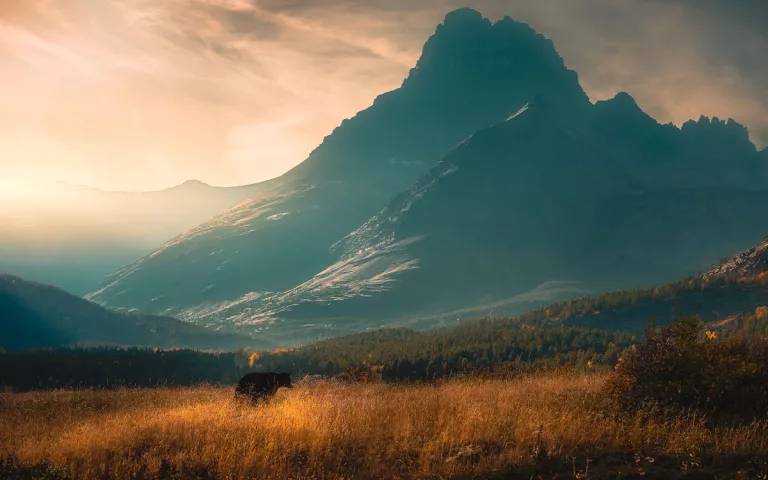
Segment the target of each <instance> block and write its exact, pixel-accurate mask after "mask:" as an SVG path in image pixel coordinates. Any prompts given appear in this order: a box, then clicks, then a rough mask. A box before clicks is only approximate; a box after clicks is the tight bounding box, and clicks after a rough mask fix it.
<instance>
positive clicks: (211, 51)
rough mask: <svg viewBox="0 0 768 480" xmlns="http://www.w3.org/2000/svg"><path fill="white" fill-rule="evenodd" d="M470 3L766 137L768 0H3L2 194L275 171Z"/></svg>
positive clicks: (651, 90)
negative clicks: (454, 12)
mask: <svg viewBox="0 0 768 480" xmlns="http://www.w3.org/2000/svg"><path fill="white" fill-rule="evenodd" d="M462 6H469V7H472V8H476V9H478V10H479V11H481V12H483V13H484V14H485V15H486V16H487V17H489V18H491V19H493V20H498V19H500V18H502V17H503V16H504V15H509V16H511V17H513V18H515V19H516V20H519V21H524V22H527V23H529V24H531V25H532V26H533V27H534V28H535V29H536V30H538V31H539V32H541V33H543V34H545V35H546V36H548V37H550V38H552V39H553V40H554V42H555V45H556V47H557V48H558V50H559V52H560V54H561V55H562V56H563V58H564V59H565V62H566V64H567V65H568V67H569V68H571V69H574V70H576V71H577V72H578V73H579V77H580V80H581V82H582V85H583V86H584V88H585V90H586V91H587V93H588V94H589V95H590V97H591V98H592V100H601V99H605V98H610V97H612V96H613V95H614V94H615V93H617V92H619V91H627V92H629V93H630V94H632V95H633V96H634V97H635V98H636V99H637V101H638V103H639V105H640V106H641V107H642V108H643V109H645V110H646V111H647V112H648V113H649V114H651V115H652V116H654V117H655V118H657V119H658V120H659V121H661V122H663V123H666V122H674V123H676V124H678V125H680V124H681V123H682V122H684V121H685V120H687V119H689V118H698V117H699V116H700V115H702V114H704V115H707V116H718V117H720V118H729V117H731V118H734V119H736V120H738V121H740V122H741V123H743V124H745V125H747V126H748V127H749V129H750V133H751V136H752V139H753V141H755V143H757V144H758V145H759V146H764V145H765V144H768V62H765V61H764V58H765V57H767V56H768V29H766V28H765V25H768V1H765V0H579V1H573V0H464V1H463V2H461V1H457V0H419V1H413V0H407V1H406V0H368V1H365V2H361V1H353V0H0V168H2V172H3V173H2V176H0V196H2V195H3V194H6V195H9V194H22V193H26V194H27V195H29V194H30V192H34V191H35V190H34V188H35V187H37V186H39V185H43V184H49V183H53V182H57V181H65V182H68V183H76V184H85V185H89V186H94V187H97V188H102V189H108V190H156V189H162V188H166V187H169V186H173V185H177V184H180V183H182V182H184V181H185V180H188V179H197V180H202V181H204V182H207V183H210V184H213V185H221V186H230V185H241V184H248V183H254V182H257V181H261V180H266V179H269V178H272V177H275V176H277V175H280V174H281V173H283V172H285V171H287V170H288V169H290V168H291V167H293V166H295V165H296V164H298V163H299V162H301V161H302V160H304V159H305V158H306V157H307V156H308V154H309V153H310V152H311V151H312V149H314V148H315V147H316V146H317V145H318V144H319V143H320V142H321V141H322V140H323V138H324V137H325V136H326V135H328V134H330V132H331V131H332V130H333V128H334V127H336V126H337V125H338V124H339V123H341V121H342V120H343V119H345V118H349V117H351V116H353V115H354V114H355V113H356V112H357V111H359V110H362V109H364V108H366V107H368V106H369V105H370V104H371V102H372V101H373V99H374V98H375V97H376V96H377V95H378V94H380V93H383V92H385V91H388V90H392V89H394V88H397V87H399V86H400V84H401V82H402V80H403V78H404V77H405V76H407V74H408V71H409V69H410V68H412V67H413V66H414V65H415V63H416V61H417V59H418V57H419V54H420V50H421V47H422V45H423V44H424V42H425V41H426V40H427V38H428V37H429V36H430V35H431V34H432V33H433V32H434V29H435V27H436V26H437V24H438V23H440V22H441V21H442V19H443V17H444V15H445V14H446V13H447V12H448V11H450V10H452V9H454V8H458V7H462Z"/></svg>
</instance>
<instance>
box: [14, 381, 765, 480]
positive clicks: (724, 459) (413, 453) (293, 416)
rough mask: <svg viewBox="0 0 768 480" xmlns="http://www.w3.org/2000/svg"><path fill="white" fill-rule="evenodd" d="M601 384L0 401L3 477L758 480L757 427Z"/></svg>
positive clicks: (219, 391) (45, 395)
mask: <svg viewBox="0 0 768 480" xmlns="http://www.w3.org/2000/svg"><path fill="white" fill-rule="evenodd" d="M603 381H604V377H602V376H600V375H576V374H572V375H565V376H562V375H559V376H554V375H550V376H537V377H529V378H522V379H510V380H488V381H481V380H477V379H467V380H456V381H451V382H447V383H445V384H442V385H412V386H405V385H383V384H368V385H347V384H336V383H331V382H328V383H318V384H314V385H310V386H298V387H295V388H293V389H291V390H281V391H280V392H279V393H278V394H277V396H276V397H275V398H274V399H273V400H272V401H271V402H269V404H266V405H261V406H258V407H253V406H250V405H247V404H243V403H240V402H238V401H236V400H235V399H234V398H233V393H232V390H231V389H229V388H214V387H198V388H190V389H146V390H142V389H136V390H130V389H128V390H121V391H56V392H37V393H25V394H12V393H7V394H0V458H4V459H5V460H3V465H2V467H0V478H13V477H15V476H19V477H20V478H50V479H54V478H83V479H103V478H232V479H239V478H259V479H269V478H324V479H342V478H344V479H350V478H526V479H528V478H538V477H539V476H540V477H541V478H555V476H557V478H615V477H618V478H642V477H644V478H670V477H671V478H675V477H677V476H686V475H688V476H690V477H691V478H765V477H762V476H761V475H762V474H764V473H768V466H766V460H767V459H768V422H755V423H752V424H749V425H730V426H718V427H712V426H708V425H707V422H706V421H705V419H703V418H696V417H693V416H692V417H686V418H674V419H662V418H657V417H655V416H651V415H645V416H644V415H629V416H627V415H625V416H617V415H614V414H612V413H611V410H610V408H609V406H608V402H607V399H606V398H605V396H604V394H603V393H601V389H602V383H603Z"/></svg>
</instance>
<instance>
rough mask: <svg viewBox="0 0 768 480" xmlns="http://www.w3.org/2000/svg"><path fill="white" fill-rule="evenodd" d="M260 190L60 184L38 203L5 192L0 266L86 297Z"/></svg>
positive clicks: (186, 185)
mask: <svg viewBox="0 0 768 480" xmlns="http://www.w3.org/2000/svg"><path fill="white" fill-rule="evenodd" d="M256 188H257V187H255V186H245V187H232V188H219V187H212V186H210V185H206V184H204V183H202V182H198V181H188V182H185V183H184V184H182V185H179V186H176V187H173V188H169V189H166V190H162V191H158V192H107V191H102V190H97V189H93V188H89V187H84V186H78V185H68V184H63V183H61V184H57V185H56V186H54V187H52V188H50V189H47V190H44V191H41V192H39V194H37V193H36V197H37V198H35V199H34V200H22V201H20V200H18V199H15V198H10V197H9V198H3V197H0V270H1V271H6V272H11V273H14V274H16V275H20V276H22V277H24V278H30V279H33V280H36V281H41V282H46V283H51V284H54V285H56V286H59V287H61V288H64V289H66V290H68V291H72V292H74V293H78V294H84V293H87V292H88V291H90V290H93V289H94V288H96V287H97V286H98V285H99V284H100V283H101V282H102V281H103V280H104V278H105V277H106V276H107V275H108V274H110V273H112V272H114V271H115V270H116V269H118V268H120V267H122V266H123V265H125V264H127V263H129V262H132V261H134V260H136V259H139V258H141V257H143V256H144V255H146V254H147V253H149V252H152V251H153V250H154V249H155V248H157V247H158V246H160V245H162V244H163V243H164V242H166V241H168V240H169V239H171V238H173V237H175V236H177V235H179V234H181V233H183V232H185V231H186V230H189V229H190V228H192V227H194V226H195V225H198V224H199V223H202V222H204V221H206V220H208V219H210V218H211V217H212V216H214V215H217V214H219V213H221V212H224V211H226V210H227V209H228V208H230V207H232V206H233V205H235V204H237V203H238V202H240V201H241V200H243V199H245V198H247V197H248V196H249V195H250V194H251V193H253V192H254V191H255V189H256Z"/></svg>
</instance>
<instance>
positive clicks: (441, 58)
mask: <svg viewBox="0 0 768 480" xmlns="http://www.w3.org/2000/svg"><path fill="white" fill-rule="evenodd" d="M513 107H514V108H513ZM470 120H471V121H470ZM454 122H455V123H454ZM446 132H447V133H446ZM393 159H394V160H393ZM403 159H405V160H406V161H407V165H409V166H410V167H409V168H405V164H400V163H398V161H399V160H403ZM433 161H435V163H434V164H433V165H432V166H431V167H430V168H426V167H425V166H426V165H429V164H430V163H432V162H433ZM419 165H422V166H421V167H420V166H419ZM417 172H422V173H421V175H420V176H418V178H416V179H415V183H413V182H412V183H409V184H408V185H409V186H404V187H403V185H406V183H407V182H408V181H409V180H408V179H409V178H413V177H415V174H416V173H417ZM766 180H768V174H767V172H766V161H765V159H764V158H763V156H762V155H761V154H760V153H758V151H757V149H756V148H755V146H754V144H752V143H751V142H750V140H749V135H748V132H747V130H746V128H744V127H743V126H741V125H739V124H738V123H737V122H735V121H733V120H730V119H729V120H726V121H723V120H720V119H717V118H712V119H709V118H706V117H701V118H699V119H698V120H696V121H690V122H687V123H685V124H684V125H682V127H680V128H678V127H676V126H674V125H671V124H669V125H661V124H659V123H658V122H656V121H655V120H654V119H653V118H651V117H650V116H648V115H647V114H646V113H645V112H643V111H642V109H641V108H640V107H639V106H638V105H637V103H636V102H635V101H634V99H633V98H632V97H631V96H630V95H628V94H626V93H621V94H618V95H617V96H616V97H615V98H613V99H610V100H607V101H601V102H596V103H594V104H593V103H591V102H590V101H589V100H588V99H587V98H586V96H585V95H584V93H583V91H582V90H581V88H580V87H579V86H578V79H577V76H576V74H575V73H573V72H570V71H568V70H567V69H565V67H564V65H563V62H562V59H560V57H559V56H558V55H557V52H556V51H555V49H554V47H553V45H552V43H551V42H550V41H549V40H546V39H545V38H543V37H541V36H539V35H537V34H536V33H535V32H534V31H533V30H531V29H530V27H527V26H525V25H522V24H519V23H517V22H514V21H513V20H511V19H505V20H502V21H500V22H498V23H496V24H492V23H490V22H489V21H487V20H485V19H483V18H482V17H481V16H480V15H479V14H478V13H477V12H474V11H471V10H461V11H458V12H454V13H452V14H449V15H448V16H447V17H446V20H445V22H444V24H443V25H442V26H441V27H440V28H438V31H437V33H436V34H435V35H434V36H433V37H432V38H431V39H430V40H429V41H428V42H427V44H426V45H425V47H424V53H423V55H422V58H421V60H420V61H419V64H418V65H417V67H416V68H415V69H414V70H413V71H412V72H411V74H410V75H409V77H408V79H406V81H405V82H404V83H403V86H402V87H401V88H400V89H398V90H396V91H395V92H390V93H389V94H386V95H384V96H382V97H379V99H377V101H376V102H374V105H373V106H372V107H371V108H370V109H368V110H366V111H363V112H361V113H360V114H358V115H357V116H356V117H355V118H354V119H352V120H350V121H347V122H345V123H343V124H342V126H341V127H339V128H338V129H337V130H336V131H335V132H334V133H333V134H332V135H331V136H330V137H328V138H327V139H326V140H325V142H324V143H323V144H322V145H321V146H320V147H319V148H318V149H317V150H316V151H315V152H313V154H312V155H311V156H310V158H309V159H308V160H307V161H306V162H305V163H304V164H302V165H300V166H299V167H297V168H296V169H295V170H294V171H292V172H289V173H288V174H286V175H285V176H284V177H282V178H280V179H277V180H275V181H273V182H269V183H268V184H267V185H265V186H264V187H263V189H262V190H260V191H259V193H258V194H257V195H255V196H254V197H252V198H251V199H250V200H249V201H248V202H244V203H242V204H240V205H239V206H238V207H236V208H234V209H231V210H230V211H229V212H227V213H226V214H224V215H221V216H219V217H217V218H216V219H214V220H212V221H211V222H207V223H206V224H203V225H201V226H200V227H199V228H196V229H193V230H191V231H189V232H187V233H186V234H184V235H183V236H181V237H179V238H177V239H175V240H174V241H172V242H169V243H168V244H166V245H165V246H164V247H163V248H161V249H160V250H158V251H156V252H154V253H153V254H151V255H149V256H148V257H145V258H144V259H142V260H140V261H138V262H135V263H134V264H132V265H129V266H128V267H126V268H125V269H123V270H121V271H119V272H118V273H117V274H115V275H114V276H113V277H112V278H111V282H110V283H109V284H107V285H105V287H104V288H102V289H101V290H99V291H97V292H94V293H93V294H92V295H90V296H89V298H92V299H94V300H95V301H98V302H99V303H103V304H105V305H107V306H109V307H113V308H115V307H117V308H121V307H122V308H131V307H138V308H140V309H141V310H146V311H150V312H156V313H171V314H173V313H177V312H183V313H184V315H185V316H186V318H188V319H190V320H193V321H195V322H197V323H199V324H201V325H208V326H216V327H217V328H232V327H235V328H239V329H242V330H243V331H247V332H248V333H255V332H259V331H263V330H265V329H267V328H270V334H271V335H272V334H274V332H275V331H279V332H282V333H283V334H285V335H291V336H292V338H293V339H294V340H295V341H297V342H299V341H302V340H303V339H304V338H306V335H307V332H312V334H313V335H314V334H316V333H317V329H324V331H325V332H327V333H328V334H340V333H348V332H353V331H360V330H364V329H366V328H375V327H378V326H380V325H389V324H410V325H417V326H428V325H433V324H435V323H440V322H445V321H450V320H455V319H457V318H465V317H475V316H483V315H502V314H504V315H511V314H515V313H520V312H523V311H526V310H529V309H530V308H532V307H536V306H541V305H544V304H547V303H550V302H552V301H555V300H558V299H567V298H574V297H581V296H584V295H586V294H592V293H599V292H603V291H610V290H615V289H624V288H637V287H642V286H646V285H654V284H658V283H663V282H667V281H669V280H670V279H675V278H680V277H683V276H687V275H690V274H693V273H696V272H697V271H701V270H704V269H706V268H708V266H709V265H711V264H712V263H713V262H714V261H716V260H717V259H719V258H721V257H722V256H724V255H730V254H732V253H733V252H737V251H740V250H743V249H744V248H746V247H747V246H749V245H751V244H754V242H755V241H757V239H759V238H763V236H764V233H765V231H766V230H768V216H766V215H765V211H764V207H763V200H762V199H764V198H765V195H766V191H765V190H763V188H764V186H765V185H766ZM398 187H402V189H401V190H400V191H399V192H395V191H394V190H396V189H397V188H398ZM382 207H383V210H382ZM366 212H368V213H367V214H366ZM364 215H366V216H365V218H362V217H363V216H364Z"/></svg>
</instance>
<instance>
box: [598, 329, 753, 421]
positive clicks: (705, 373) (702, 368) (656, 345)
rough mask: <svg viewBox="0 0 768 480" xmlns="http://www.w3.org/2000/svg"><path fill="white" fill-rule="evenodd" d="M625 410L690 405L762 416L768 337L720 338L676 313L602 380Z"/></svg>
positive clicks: (721, 413)
mask: <svg viewBox="0 0 768 480" xmlns="http://www.w3.org/2000/svg"><path fill="white" fill-rule="evenodd" d="M606 386H607V389H608V391H609V393H610V394H611V396H612V398H613V400H614V402H615V403H616V404H617V406H618V407H619V408H621V409H623V410H640V409H644V408H661V409H666V410H678V411H685V410H694V411H698V412H703V413H706V414H709V415H712V416H727V417H741V418H754V417H762V416H765V414H766V408H768V339H766V338H729V339H724V340H718V338H717V334H716V333H714V332H706V334H705V333H704V332H703V328H702V325H701V322H700V321H699V319H698V318H697V317H695V316H692V317H678V318H677V319H676V320H675V322H673V323H672V324H671V325H670V326H669V327H666V328H663V329H661V330H660V331H657V330H656V328H655V327H654V326H653V325H652V326H651V327H649V328H648V329H647V331H646V338H645V341H644V343H643V344H641V345H639V346H638V347H637V348H636V349H635V350H633V351H631V352H630V353H629V354H628V355H626V356H625V357H624V358H621V359H619V363H618V364H617V365H616V367H615V369H614V371H613V373H612V374H611V375H610V376H609V378H608V381H607V383H606Z"/></svg>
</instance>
